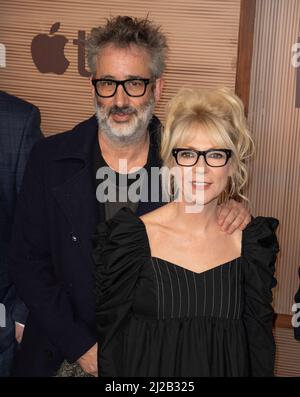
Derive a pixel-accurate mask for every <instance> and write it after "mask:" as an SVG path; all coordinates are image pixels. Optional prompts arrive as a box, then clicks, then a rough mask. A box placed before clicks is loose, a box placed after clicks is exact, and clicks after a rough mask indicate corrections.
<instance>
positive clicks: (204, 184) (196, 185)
mask: <svg viewBox="0 0 300 397" xmlns="http://www.w3.org/2000/svg"><path fill="white" fill-rule="evenodd" d="M191 184H192V186H193V187H194V188H197V189H203V190H206V189H208V188H209V187H210V185H211V183H210V182H196V181H192V182H191Z"/></svg>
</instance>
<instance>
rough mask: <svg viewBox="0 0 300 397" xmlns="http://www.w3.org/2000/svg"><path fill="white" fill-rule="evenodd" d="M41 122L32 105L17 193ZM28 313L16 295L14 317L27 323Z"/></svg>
mask: <svg viewBox="0 0 300 397" xmlns="http://www.w3.org/2000/svg"><path fill="white" fill-rule="evenodd" d="M40 123H41V116H40V111H39V109H38V108H37V107H36V106H33V105H31V107H30V111H29V112H28V117H27V119H26V121H25V123H24V128H23V133H22V138H21V142H20V147H19V150H18V153H19V156H18V161H17V164H16V176H15V179H16V180H15V186H16V193H17V194H18V193H19V191H20V188H21V183H22V179H23V174H24V170H25V166H26V163H27V161H28V157H29V153H30V151H31V149H32V147H33V145H34V144H35V143H36V142H37V141H39V140H40V139H41V138H43V135H42V132H41V129H40ZM12 288H14V287H12ZM27 315H28V310H27V308H26V306H25V304H24V303H23V302H22V301H21V299H20V298H19V297H18V296H16V298H15V302H14V304H13V308H12V317H13V319H14V320H15V321H16V322H19V323H21V324H25V322H26V318H27Z"/></svg>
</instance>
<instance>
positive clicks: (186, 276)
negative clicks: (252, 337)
mask: <svg viewBox="0 0 300 397" xmlns="http://www.w3.org/2000/svg"><path fill="white" fill-rule="evenodd" d="M151 263H152V268H153V273H154V285H155V291H156V301H157V318H158V319H167V318H180V317H193V316H208V317H219V318H222V317H224V318H227V319H230V318H231V319H238V318H240V316H241V312H242V307H243V306H242V305H243V302H242V301H241V299H242V292H241V289H242V265H243V262H242V260H241V258H237V259H234V260H232V261H230V262H227V263H224V264H223V265H220V266H217V267H215V268H212V269H209V270H207V271H204V272H202V273H195V272H193V271H190V270H188V269H185V268H183V267H181V266H178V265H175V264H172V263H171V262H168V261H166V260H163V259H161V258H155V257H153V258H151ZM177 309H178V310H177Z"/></svg>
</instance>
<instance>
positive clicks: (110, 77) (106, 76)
mask: <svg viewBox="0 0 300 397" xmlns="http://www.w3.org/2000/svg"><path fill="white" fill-rule="evenodd" d="M99 78H100V79H109V80H115V78H114V76H111V75H110V74H105V75H104V76H100V77H99Z"/></svg>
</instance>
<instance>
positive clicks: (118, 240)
mask: <svg viewBox="0 0 300 397" xmlns="http://www.w3.org/2000/svg"><path fill="white" fill-rule="evenodd" d="M94 243H95V244H94V246H95V248H94V251H93V257H94V261H95V278H96V325H97V335H98V346H99V347H98V368H99V375H100V376H118V374H120V373H124V369H122V365H123V356H122V347H123V346H122V336H121V334H122V331H124V329H125V327H126V324H127V322H128V321H130V313H131V307H132V304H133V299H134V290H135V285H136V283H137V280H138V276H139V273H140V269H141V266H142V264H143V263H144V262H145V260H146V258H147V255H149V251H148V248H147V240H146V238H145V232H144V230H143V224H142V222H141V221H140V220H139V219H138V217H137V216H136V215H135V214H133V213H132V212H131V211H130V210H129V209H127V208H123V209H121V210H120V211H119V212H118V213H117V214H116V215H115V216H114V218H113V219H112V220H111V221H109V222H108V223H106V224H104V223H103V224H100V225H99V226H98V227H97V234H95V236H94Z"/></svg>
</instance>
